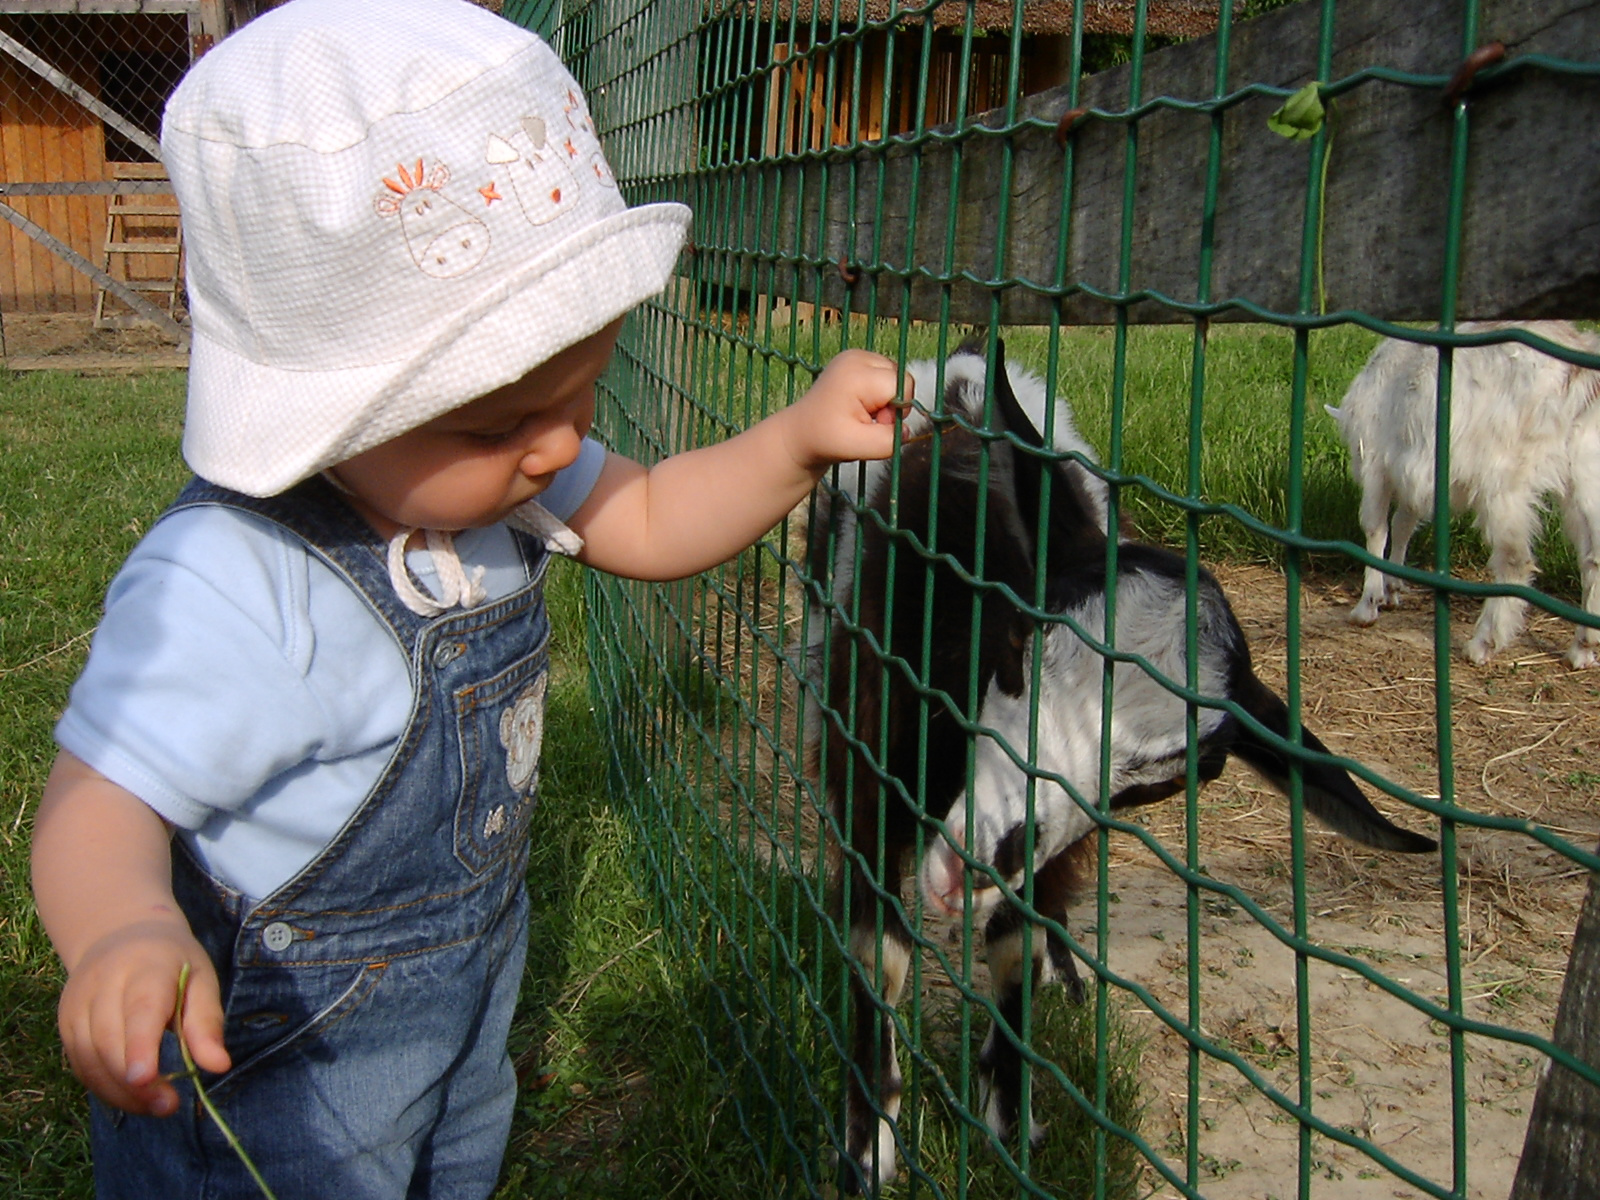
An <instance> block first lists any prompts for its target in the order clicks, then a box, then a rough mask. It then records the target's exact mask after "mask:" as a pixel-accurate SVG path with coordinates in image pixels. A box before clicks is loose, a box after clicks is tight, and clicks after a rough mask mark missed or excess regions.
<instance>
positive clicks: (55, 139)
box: [36, 105, 93, 311]
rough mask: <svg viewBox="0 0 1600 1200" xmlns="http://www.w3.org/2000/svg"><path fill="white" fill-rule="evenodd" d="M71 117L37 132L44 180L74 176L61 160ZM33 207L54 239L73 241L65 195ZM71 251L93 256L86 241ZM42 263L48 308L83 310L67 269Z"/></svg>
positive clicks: (57, 263)
mask: <svg viewBox="0 0 1600 1200" xmlns="http://www.w3.org/2000/svg"><path fill="white" fill-rule="evenodd" d="M62 108H64V109H69V108H70V106H68V105H62ZM77 111H79V112H81V111H82V110H81V109H79V110H77ZM75 115H76V113H74V112H72V111H67V112H63V113H62V114H61V115H60V116H59V117H57V118H56V119H55V120H52V121H49V122H47V123H43V124H41V125H40V126H39V127H38V129H37V134H38V138H39V158H38V159H37V160H36V161H38V162H40V163H41V164H42V165H43V168H44V175H45V178H46V179H69V178H71V177H72V176H73V175H75V174H77V172H76V171H70V172H69V171H68V170H67V167H66V164H65V163H63V162H62V160H61V140H62V131H63V126H66V127H68V128H70V127H71V123H72V121H73V118H74V117H75ZM36 207H40V208H43V209H44V211H45V213H46V214H47V215H46V216H45V217H44V218H43V219H41V220H40V221H39V223H40V224H41V225H43V226H44V227H45V228H46V229H49V230H51V231H52V232H53V233H55V234H56V235H57V236H59V237H62V238H65V239H66V241H67V244H68V245H71V243H72V242H73V240H74V239H73V236H72V214H71V205H69V204H68V203H67V198H66V197H65V196H46V197H43V198H41V199H40V200H39V201H38V202H37V205H36ZM74 249H76V250H78V252H79V253H93V251H92V248H91V247H90V245H89V243H88V242H87V241H84V242H80V243H79V244H78V246H76V247H74ZM45 262H46V263H48V264H49V267H50V294H51V296H52V297H53V298H54V304H53V305H52V307H53V308H54V309H57V310H60V309H63V308H65V309H67V310H69V311H77V310H79V309H81V308H82V307H83V303H82V296H80V294H79V290H78V288H77V287H76V286H75V284H76V282H77V281H76V279H75V278H74V275H73V271H72V269H71V267H69V266H68V265H67V263H66V262H64V261H63V260H62V259H61V258H60V257H50V258H46V259H45ZM87 294H88V293H87V289H85V291H84V293H83V295H87Z"/></svg>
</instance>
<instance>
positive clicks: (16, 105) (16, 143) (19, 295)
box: [0, 56, 33, 312]
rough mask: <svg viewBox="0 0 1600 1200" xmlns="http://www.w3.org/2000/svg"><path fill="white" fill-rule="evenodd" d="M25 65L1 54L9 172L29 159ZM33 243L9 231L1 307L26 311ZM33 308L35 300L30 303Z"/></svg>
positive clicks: (1, 149)
mask: <svg viewBox="0 0 1600 1200" xmlns="http://www.w3.org/2000/svg"><path fill="white" fill-rule="evenodd" d="M23 78H24V77H23V71H22V68H21V67H19V66H17V65H16V64H15V63H13V62H12V61H11V60H10V59H8V58H5V57H4V56H0V167H4V168H5V169H6V170H7V172H8V173H9V172H10V171H14V170H17V169H19V167H20V165H21V164H23V163H25V162H26V159H24V157H23V146H22V125H23V122H24V121H25V120H26V119H27V114H26V112H25V111H24V107H23V100H24V95H25V92H24V89H23V88H22V87H21V86H20V84H21V82H22V81H23ZM32 254H33V243H32V242H31V241H29V240H28V239H27V238H22V237H16V236H14V235H12V234H10V232H9V231H8V232H7V236H6V240H5V242H4V253H3V255H0V260H3V261H0V308H3V309H5V310H7V311H10V312H21V311H25V308H24V301H23V297H25V296H29V295H30V294H31V292H32V288H31V287H30V286H28V285H29V283H30V282H31V272H30V270H29V259H30V256H31V255H32ZM27 310H29V311H31V303H30V305H29V306H28V309H27Z"/></svg>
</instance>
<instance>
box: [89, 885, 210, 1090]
mask: <svg viewBox="0 0 1600 1200" xmlns="http://www.w3.org/2000/svg"><path fill="white" fill-rule="evenodd" d="M184 963H188V964H189V966H190V978H189V988H188V995H187V997H186V998H185V1001H184V1012H183V1015H182V1021H183V1036H184V1038H185V1039H186V1040H187V1042H188V1045H189V1052H190V1054H192V1055H193V1056H194V1060H195V1064H196V1065H197V1066H199V1067H201V1068H202V1069H204V1070H207V1071H213V1072H220V1071H226V1070H227V1069H228V1067H229V1066H230V1060H229V1057H228V1052H227V1050H225V1049H224V1048H223V1045H222V1003H221V998H220V993H219V991H218V987H217V976H216V972H215V971H213V970H212V967H211V962H210V960H209V959H208V958H207V957H206V953H205V951H204V950H203V949H202V948H201V946H200V944H199V943H198V942H197V941H195V939H194V936H193V935H192V934H191V933H190V932H189V928H188V926H187V924H186V923H185V922H184V920H183V918H182V917H181V916H180V915H178V914H176V913H174V914H172V916H171V917H170V918H168V917H164V916H157V917H152V919H150V920H147V921H140V922H137V923H135V924H131V925H127V926H124V927H122V928H120V929H117V930H115V931H113V932H112V933H109V934H107V935H106V936H105V937H103V938H101V939H100V941H98V942H96V943H95V944H94V945H92V946H90V947H89V948H88V949H87V950H86V951H85V952H84V954H83V957H82V958H81V959H79V961H78V963H77V964H76V966H75V967H74V968H73V970H72V972H71V974H70V975H69V976H68V977H67V986H66V987H65V989H63V991H62V993H61V1007H60V1010H59V1013H58V1019H59V1023H60V1027H61V1042H62V1045H63V1046H65V1047H66V1051H67V1061H68V1062H70V1063H71V1064H72V1071H73V1074H75V1075H77V1077H78V1078H79V1079H80V1080H82V1082H83V1084H84V1086H85V1087H87V1088H88V1089H89V1090H90V1091H91V1092H93V1093H94V1094H95V1095H96V1096H98V1097H100V1099H101V1100H103V1101H105V1102H106V1103H107V1104H110V1105H114V1106H115V1107H117V1108H121V1109H126V1110H127V1111H128V1112H130V1113H136V1114H140V1115H149V1116H157V1117H165V1116H170V1115H171V1114H172V1113H173V1112H175V1111H176V1110H177V1107H178V1093H177V1091H176V1090H175V1089H174V1088H173V1086H172V1084H171V1083H169V1082H167V1081H166V1080H165V1079H163V1078H162V1077H161V1075H160V1069H159V1067H158V1065H157V1059H158V1052H159V1050H160V1047H161V1034H162V1031H163V1030H164V1029H166V1028H168V1027H169V1026H170V1025H171V1024H172V1020H173V1012H174V1010H175V1009H176V1008H177V1000H178V975H179V973H180V972H181V971H182V969H183V965H184Z"/></svg>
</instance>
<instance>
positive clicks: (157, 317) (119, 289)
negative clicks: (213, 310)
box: [0, 201, 189, 346]
mask: <svg viewBox="0 0 1600 1200" xmlns="http://www.w3.org/2000/svg"><path fill="white" fill-rule="evenodd" d="M0 220H5V221H9V222H10V223H11V224H12V225H14V226H16V227H17V228H18V229H20V230H22V232H23V233H25V234H27V235H28V236H29V237H30V238H32V239H33V240H34V241H36V242H38V243H39V244H40V245H41V246H43V247H44V248H45V249H46V250H48V251H50V253H51V254H53V255H55V256H56V257H57V258H60V259H61V260H62V261H64V262H66V263H68V264H70V265H71V266H72V267H74V268H76V269H77V270H79V271H82V272H83V273H84V274H85V275H87V276H89V277H90V278H91V279H93V280H94V281H95V283H96V284H98V285H99V286H100V287H102V288H104V289H105V290H106V291H108V292H111V293H113V294H114V295H115V296H116V297H117V298H118V299H120V300H122V301H123V302H124V303H126V304H127V305H128V307H129V308H131V309H133V310H134V311H135V312H137V313H138V314H139V315H140V316H142V317H145V318H146V319H148V320H151V321H154V322H155V323H156V324H157V325H159V326H160V327H161V328H162V329H164V330H166V331H167V332H168V333H169V334H171V335H173V336H174V337H176V338H177V339H178V343H179V345H180V346H187V345H188V344H189V331H188V330H186V329H185V328H184V327H183V326H182V325H179V324H178V323H177V322H176V321H174V320H173V319H172V318H171V317H170V316H168V315H167V314H166V313H164V312H162V311H161V309H159V308H157V307H156V306H155V305H154V304H151V303H150V301H148V300H146V299H145V298H144V297H143V296H141V295H139V293H138V292H136V291H134V290H133V289H132V288H129V287H127V286H125V285H124V284H123V282H122V281H121V280H120V279H113V278H111V276H109V275H107V274H106V273H105V272H104V271H102V270H101V269H100V268H99V267H97V266H96V265H95V264H94V263H92V262H90V261H89V260H88V259H86V258H84V257H83V255H81V254H79V253H78V252H77V251H76V250H74V249H73V248H72V247H71V246H68V245H67V244H66V243H65V242H63V241H61V240H60V239H59V238H56V237H54V236H52V235H51V234H50V233H49V231H48V230H45V229H43V228H41V227H40V226H39V225H38V224H36V223H35V222H33V221H30V220H29V219H28V218H27V217H26V216H24V215H23V214H22V213H20V212H18V211H17V210H16V209H14V208H12V207H11V206H10V205H9V204H6V203H5V202H3V201H0Z"/></svg>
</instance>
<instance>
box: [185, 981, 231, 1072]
mask: <svg viewBox="0 0 1600 1200" xmlns="http://www.w3.org/2000/svg"><path fill="white" fill-rule="evenodd" d="M181 1020H182V1028H183V1038H184V1041H185V1042H186V1043H187V1044H188V1047H189V1054H190V1056H191V1057H192V1058H193V1059H194V1061H195V1065H196V1066H197V1067H199V1068H200V1069H201V1070H203V1071H210V1072H212V1073H213V1074H221V1073H222V1072H223V1071H226V1070H227V1069H228V1068H229V1067H231V1066H232V1065H233V1060H232V1059H231V1058H230V1057H229V1055H228V1051H227V1049H226V1047H224V1046H223V1044H222V993H221V991H220V989H219V988H218V986H217V977H216V975H215V974H214V973H213V972H212V970H211V965H210V964H209V963H206V964H205V965H204V966H202V967H199V968H196V969H194V971H193V974H191V975H190V976H189V990H188V992H187V994H186V995H185V997H184V1002H183V1012H182V1014H181Z"/></svg>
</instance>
